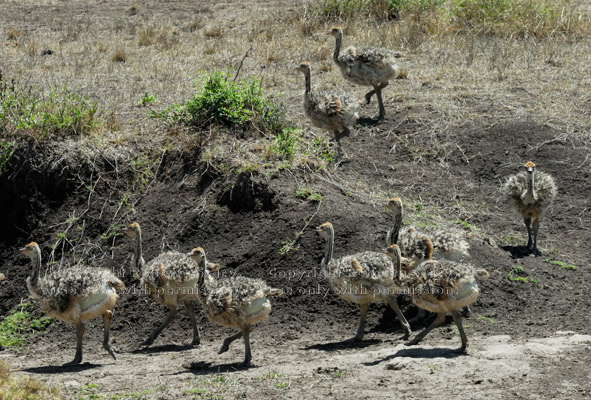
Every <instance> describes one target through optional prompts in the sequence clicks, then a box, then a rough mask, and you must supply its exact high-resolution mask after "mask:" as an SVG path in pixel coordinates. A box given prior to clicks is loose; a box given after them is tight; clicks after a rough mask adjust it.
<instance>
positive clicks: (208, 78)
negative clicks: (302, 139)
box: [151, 71, 285, 134]
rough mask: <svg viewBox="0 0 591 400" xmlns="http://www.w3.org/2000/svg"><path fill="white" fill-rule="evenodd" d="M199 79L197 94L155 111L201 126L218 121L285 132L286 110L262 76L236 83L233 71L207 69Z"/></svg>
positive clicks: (191, 124) (228, 124)
mask: <svg viewBox="0 0 591 400" xmlns="http://www.w3.org/2000/svg"><path fill="white" fill-rule="evenodd" d="M198 83H199V86H198V88H197V91H196V93H195V95H194V97H193V98H191V99H189V100H188V101H187V102H186V103H185V104H182V105H179V104H174V105H171V106H169V107H168V108H167V109H165V110H164V111H163V112H161V113H152V114H151V115H152V116H153V117H158V118H165V119H167V120H169V121H175V122H178V123H180V124H183V125H187V126H189V127H192V128H198V129H204V128H207V127H210V126H212V125H214V126H223V127H228V128H236V127H238V128H242V129H250V128H254V129H256V130H259V131H260V132H262V133H263V134H264V133H273V134H278V133H281V132H282V130H283V128H284V124H285V122H284V120H285V111H284V109H283V107H282V106H281V105H280V104H278V102H276V101H275V100H273V99H271V98H270V97H269V96H267V95H266V94H265V93H264V92H263V89H262V87H261V80H260V79H256V78H251V79H250V80H248V81H242V82H240V83H236V82H234V81H232V80H230V73H229V72H223V71H214V72H211V73H208V72H204V73H203V75H202V77H201V79H200V80H199V82H198Z"/></svg>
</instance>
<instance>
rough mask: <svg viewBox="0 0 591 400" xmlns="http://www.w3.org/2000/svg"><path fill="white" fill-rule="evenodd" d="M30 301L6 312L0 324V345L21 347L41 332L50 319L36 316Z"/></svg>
mask: <svg viewBox="0 0 591 400" xmlns="http://www.w3.org/2000/svg"><path fill="white" fill-rule="evenodd" d="M34 310H35V307H34V305H33V302H32V301H26V302H24V303H21V304H19V305H18V306H16V307H15V308H13V309H12V310H10V311H9V312H8V315H6V316H5V317H4V319H2V322H0V345H1V346H2V347H22V346H24V345H25V344H26V343H27V340H28V339H30V338H31V337H33V336H35V335H36V334H38V333H40V332H42V331H43V330H44V329H45V328H46V327H47V325H49V323H50V322H51V319H50V318H49V317H46V316H38V315H37V313H36V312H35V311H34Z"/></svg>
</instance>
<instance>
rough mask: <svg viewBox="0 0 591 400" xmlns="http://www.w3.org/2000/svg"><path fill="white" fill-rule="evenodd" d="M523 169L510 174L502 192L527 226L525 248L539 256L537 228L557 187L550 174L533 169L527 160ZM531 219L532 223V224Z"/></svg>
mask: <svg viewBox="0 0 591 400" xmlns="http://www.w3.org/2000/svg"><path fill="white" fill-rule="evenodd" d="M524 167H525V171H522V172H520V173H518V174H516V175H512V176H510V177H509V178H508V179H507V181H506V182H505V185H504V186H503V192H504V194H505V198H506V199H507V200H508V201H509V202H510V203H511V204H512V205H513V207H514V208H515V209H516V210H517V211H519V213H520V214H521V215H522V216H523V221H524V222H525V226H526V228H527V249H528V250H529V251H530V253H532V254H534V255H536V256H540V255H542V254H541V253H540V251H539V250H538V229H539V228H540V220H541V219H542V217H543V215H544V213H545V211H546V209H547V208H548V206H549V205H550V204H552V201H553V200H554V198H555V197H556V194H557V193H558V189H557V188H556V183H555V182H554V178H552V176H551V175H549V174H546V173H544V172H540V171H537V172H536V170H535V167H536V165H535V164H534V163H533V162H531V161H528V162H527V163H525V165H524ZM532 221H533V224H532Z"/></svg>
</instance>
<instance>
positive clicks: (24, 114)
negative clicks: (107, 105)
mask: <svg viewBox="0 0 591 400" xmlns="http://www.w3.org/2000/svg"><path fill="white" fill-rule="evenodd" d="M96 112H97V104H96V102H93V101H90V100H89V99H88V98H86V97H84V96H80V95H78V94H76V93H74V92H72V91H70V90H68V89H67V88H50V89H49V90H48V91H47V93H41V92H40V91H39V90H38V89H36V88H32V87H30V88H27V89H23V88H20V87H18V86H15V85H14V84H10V85H9V84H8V83H7V82H6V81H4V80H2V76H1V75H0V136H4V137H19V136H29V137H33V138H35V139H37V140H42V139H51V138H55V137H71V136H81V135H85V134H88V133H89V132H91V131H92V130H93V129H94V128H95V127H96V126H97V123H96V121H95V114H96ZM0 153H2V152H1V151H0ZM0 163H1V160H0Z"/></svg>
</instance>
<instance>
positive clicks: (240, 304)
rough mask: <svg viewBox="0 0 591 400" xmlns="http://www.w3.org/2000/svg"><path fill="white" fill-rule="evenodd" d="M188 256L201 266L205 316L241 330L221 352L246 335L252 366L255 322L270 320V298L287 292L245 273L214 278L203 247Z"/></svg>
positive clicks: (202, 302)
mask: <svg viewBox="0 0 591 400" xmlns="http://www.w3.org/2000/svg"><path fill="white" fill-rule="evenodd" d="M187 256H188V258H191V259H193V260H194V261H195V262H196V263H197V264H198V265H199V267H200V268H199V269H200V278H199V301H200V302H201V304H202V306H203V311H204V312H205V315H206V316H207V317H208V318H209V319H210V320H211V321H213V322H215V323H216V324H218V325H221V326H225V327H229V328H236V329H239V330H240V332H239V333H237V334H235V335H232V336H230V337H228V338H226V339H225V340H224V343H223V345H222V347H221V349H220V351H219V353H224V352H226V351H228V349H229V347H230V344H231V343H232V342H233V341H234V340H236V339H238V338H240V337H243V338H244V350H245V351H244V353H245V356H244V362H243V363H242V365H243V366H249V365H250V361H251V359H252V356H251V352H250V332H252V330H253V325H254V324H256V323H257V322H260V321H262V320H264V319H266V318H267V317H268V316H269V314H270V313H271V301H270V299H269V297H273V296H281V295H282V293H283V292H282V291H281V290H280V289H274V288H271V287H270V286H268V285H267V283H266V282H265V281H263V280H262V279H254V278H246V277H243V276H233V277H229V278H223V279H219V280H216V279H213V277H212V276H210V274H209V271H208V270H207V268H206V265H207V259H206V256H205V250H204V249H203V248H202V247H196V248H194V249H193V250H192V251H191V252H190V253H189V254H187Z"/></svg>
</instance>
